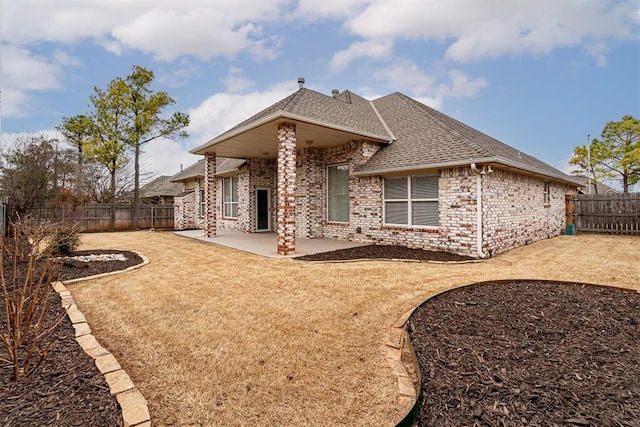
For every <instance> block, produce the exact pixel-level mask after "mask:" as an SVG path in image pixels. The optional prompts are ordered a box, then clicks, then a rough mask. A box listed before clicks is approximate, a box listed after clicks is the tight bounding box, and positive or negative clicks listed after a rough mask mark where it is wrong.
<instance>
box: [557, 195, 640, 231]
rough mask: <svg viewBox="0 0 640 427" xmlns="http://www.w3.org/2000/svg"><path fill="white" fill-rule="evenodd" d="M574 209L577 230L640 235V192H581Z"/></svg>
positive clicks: (569, 206) (572, 206) (568, 209)
mask: <svg viewBox="0 0 640 427" xmlns="http://www.w3.org/2000/svg"><path fill="white" fill-rule="evenodd" d="M571 209H573V219H574V224H575V226H576V230H577V231H584V232H591V233H615V234H638V235H640V193H626V194H625V193H620V194H578V195H577V196H576V197H575V198H574V199H573V205H570V204H569V203H567V215H568V214H569V212H570V210H571Z"/></svg>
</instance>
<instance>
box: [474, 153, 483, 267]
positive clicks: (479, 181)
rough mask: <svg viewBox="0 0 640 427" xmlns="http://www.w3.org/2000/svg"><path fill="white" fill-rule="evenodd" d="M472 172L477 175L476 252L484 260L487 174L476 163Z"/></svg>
mask: <svg viewBox="0 0 640 427" xmlns="http://www.w3.org/2000/svg"><path fill="white" fill-rule="evenodd" d="M471 170H472V171H473V172H474V173H475V174H476V200H477V202H476V227H477V229H476V252H477V253H478V256H479V257H480V258H484V257H485V255H484V251H483V250H482V175H483V174H485V173H486V172H485V170H484V168H483V170H482V171H480V170H478V167H477V166H476V164H475V163H471Z"/></svg>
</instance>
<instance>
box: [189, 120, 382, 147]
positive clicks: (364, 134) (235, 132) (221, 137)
mask: <svg viewBox="0 0 640 427" xmlns="http://www.w3.org/2000/svg"><path fill="white" fill-rule="evenodd" d="M278 119H288V120H295V121H299V122H304V123H308V124H311V125H316V126H322V127H326V128H329V129H335V130H339V131H342V132H347V133H352V134H354V135H359V136H362V137H364V138H368V139H372V140H375V141H379V142H387V143H391V142H392V141H393V140H394V138H393V136H392V135H378V134H374V133H370V132H364V131H360V130H357V129H353V128H350V127H347V126H340V125H336V124H333V123H327V122H323V121H321V120H316V119H313V118H310V117H307V116H303V115H300V114H295V113H290V112H287V111H277V112H275V113H273V114H270V115H268V116H265V117H263V118H261V119H260V120H256V121H255V122H251V123H249V124H247V125H246V126H243V127H240V128H238V129H235V130H233V131H230V132H227V133H223V134H222V135H219V136H217V137H216V138H214V139H212V140H210V141H209V142H207V143H205V144H203V145H201V146H199V147H196V148H194V149H192V150H190V151H189V153H191V154H199V155H204V154H206V153H207V148H210V147H212V146H214V145H216V144H219V143H221V142H223V141H227V140H229V139H231V138H233V137H236V136H238V135H241V134H243V133H246V132H249V131H251V130H253V129H256V128H258V127H260V126H263V125H266V124H268V123H271V122H273V121H276V120H278Z"/></svg>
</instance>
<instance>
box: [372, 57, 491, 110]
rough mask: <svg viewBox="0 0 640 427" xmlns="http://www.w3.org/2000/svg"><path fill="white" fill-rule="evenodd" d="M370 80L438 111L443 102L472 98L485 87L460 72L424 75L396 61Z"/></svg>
mask: <svg viewBox="0 0 640 427" xmlns="http://www.w3.org/2000/svg"><path fill="white" fill-rule="evenodd" d="M373 78H374V79H375V80H378V81H382V82H384V83H385V84H386V85H387V86H388V87H390V88H393V90H399V91H403V92H406V93H407V94H410V95H411V96H413V97H414V98H416V99H418V100H419V101H420V102H422V103H423V104H427V105H429V106H431V107H433V108H441V107H442V105H443V103H444V100H445V99H446V98H471V97H475V96H477V95H478V93H479V92H480V90H482V89H484V88H485V87H486V86H487V82H486V80H484V79H482V78H471V77H469V76H468V75H466V74H465V73H463V72H462V71H459V70H451V71H449V72H448V73H447V74H446V75H440V74H427V73H425V72H423V71H422V70H421V69H420V68H419V67H418V65H417V64H415V63H414V62H412V61H410V60H407V59H402V60H396V62H395V63H393V65H391V66H388V67H384V68H382V69H381V70H379V71H376V72H375V73H373Z"/></svg>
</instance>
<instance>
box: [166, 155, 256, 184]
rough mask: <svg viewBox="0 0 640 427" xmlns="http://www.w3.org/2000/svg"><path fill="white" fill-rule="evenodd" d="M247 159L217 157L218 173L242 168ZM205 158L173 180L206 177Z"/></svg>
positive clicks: (179, 180)
mask: <svg viewBox="0 0 640 427" xmlns="http://www.w3.org/2000/svg"><path fill="white" fill-rule="evenodd" d="M246 162H247V161H246V160H245V159H230V158H227V157H218V158H216V174H217V175H220V174H225V173H229V172H234V171H237V170H238V169H240V168H241V167H242V166H244V164H245V163H246ZM204 163H205V159H200V160H198V161H197V162H195V163H194V164H192V165H190V166H188V167H186V168H185V169H183V170H182V171H180V172H178V173H177V174H175V175H173V176H172V177H170V181H171V182H184V181H190V180H192V179H196V178H203V177H204Z"/></svg>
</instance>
